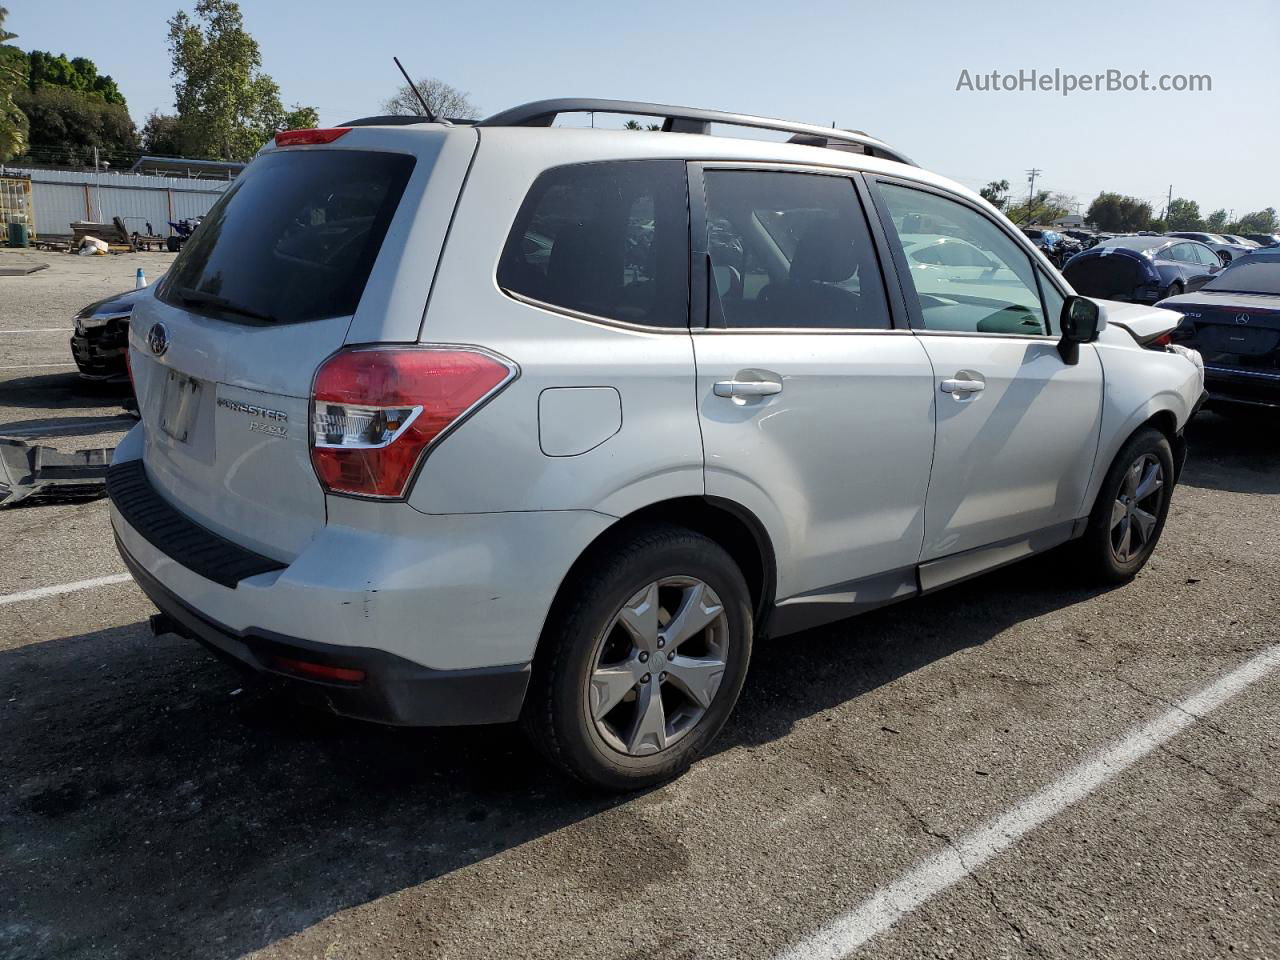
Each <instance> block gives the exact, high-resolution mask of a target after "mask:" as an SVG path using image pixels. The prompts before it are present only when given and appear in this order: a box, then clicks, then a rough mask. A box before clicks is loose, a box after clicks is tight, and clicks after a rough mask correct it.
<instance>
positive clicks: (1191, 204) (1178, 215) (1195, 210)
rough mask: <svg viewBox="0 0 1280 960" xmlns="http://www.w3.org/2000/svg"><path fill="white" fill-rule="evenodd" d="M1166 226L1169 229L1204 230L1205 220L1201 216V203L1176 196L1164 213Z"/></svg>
mask: <svg viewBox="0 0 1280 960" xmlns="http://www.w3.org/2000/svg"><path fill="white" fill-rule="evenodd" d="M1164 220H1165V225H1166V228H1167V229H1169V230H1203V229H1204V221H1203V220H1202V219H1201V218H1200V204H1198V203H1196V202H1195V201H1194V200H1185V199H1183V198H1182V197H1174V198H1173V200H1172V201H1170V203H1169V209H1168V210H1167V211H1166V212H1165V215H1164Z"/></svg>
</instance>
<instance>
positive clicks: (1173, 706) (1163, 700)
mask: <svg viewBox="0 0 1280 960" xmlns="http://www.w3.org/2000/svg"><path fill="white" fill-rule="evenodd" d="M1115 678H1116V680H1118V681H1119V682H1120V683H1122V684H1124V685H1125V686H1126V687H1128V688H1129V689H1130V690H1132V691H1133V692H1134V693H1136V694H1138V695H1139V696H1143V697H1146V698H1147V699H1148V700H1151V701H1153V702H1155V703H1159V704H1163V705H1164V706H1166V707H1168V708H1169V709H1170V710H1174V711H1177V712H1178V713H1180V714H1182V715H1183V716H1184V717H1190V718H1191V719H1192V720H1193V721H1194V722H1195V723H1197V724H1203V725H1204V726H1206V727H1208V728H1209V729H1210V730H1212V731H1214V732H1215V733H1217V734H1219V735H1221V736H1224V737H1230V736H1231V734H1230V733H1228V732H1227V731H1226V730H1225V729H1223V728H1222V727H1220V726H1218V724H1216V723H1214V722H1213V721H1212V720H1210V719H1209V718H1208V717H1204V716H1201V715H1200V714H1198V713H1191V712H1190V711H1189V710H1186V709H1184V708H1183V707H1182V705H1181V704H1179V703H1176V702H1174V701H1173V700H1170V699H1168V698H1167V697H1162V696H1161V695H1160V694H1158V693H1152V692H1151V691H1150V690H1144V689H1143V688H1142V687H1140V686H1138V685H1137V684H1136V683H1134V682H1133V681H1132V680H1126V679H1125V678H1124V677H1122V676H1120V673H1119V671H1117V672H1116V674H1115Z"/></svg>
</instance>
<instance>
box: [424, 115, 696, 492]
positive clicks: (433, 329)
mask: <svg viewBox="0 0 1280 960" xmlns="http://www.w3.org/2000/svg"><path fill="white" fill-rule="evenodd" d="M487 138H488V134H487V133H486V134H485V136H484V137H482V142H481V146H480V149H479V150H478V152H477V153H476V158H475V161H474V163H473V165H472V168H471V172H470V174H469V176H468V180H467V185H466V188H465V190H464V191H463V195H462V198H461V201H460V202H459V204H458V211H457V214H456V215H455V217H454V221H453V227H452V228H451V231H450V234H449V239H448V242H447V244H446V247H445V252H444V255H443V257H442V259H441V265H440V269H439V271H438V273H437V277H436V282H435V287H434V289H433V290H432V293H431V303H430V306H429V309H428V312H427V316H426V320H425V322H424V324H423V330H422V335H421V339H422V340H423V341H424V342H430V343H458V344H477V345H480V346H483V347H486V348H488V349H490V350H494V351H496V352H498V353H500V354H502V355H503V356H505V357H508V358H509V359H511V360H512V361H514V362H515V363H516V364H517V365H518V366H519V368H520V375H519V377H518V378H517V379H516V380H514V381H513V382H512V383H511V384H510V385H508V386H507V387H506V389H505V390H503V391H502V392H501V393H500V394H498V395H497V396H496V397H495V398H494V399H493V400H492V401H490V402H489V403H488V404H487V405H485V406H484V407H483V408H481V409H480V410H479V411H478V412H477V413H476V414H475V415H474V416H473V417H471V418H470V419H469V420H467V421H466V422H465V423H464V424H462V425H461V426H460V427H459V428H458V429H457V430H455V431H454V432H453V433H452V434H451V435H449V436H448V437H446V438H445V439H444V440H443V441H442V443H441V444H440V445H439V447H437V448H436V449H435V450H433V451H432V452H431V454H430V456H429V457H428V458H427V460H426V462H425V464H424V465H423V468H422V470H421V472H420V473H419V476H418V478H417V481H416V483H415V485H414V488H413V490H412V492H411V494H410V497H409V503H410V504H411V505H412V506H413V507H414V508H416V509H418V510H421V511H423V512H426V513H435V514H440V513H479V512H493V511H525V510H590V511H597V512H599V513H602V514H607V515H610V516H614V517H617V516H623V515H626V514H627V513H630V512H632V511H633V510H636V509H639V508H640V507H643V506H645V505H647V504H649V503H653V502H655V501H658V500H664V499H667V498H671V497H680V496H692V495H700V494H702V492H703V477H702V465H703V455H702V436H701V432H700V430H699V427H698V416H697V409H696V405H695V388H696V381H695V375H694V362H693V344H692V338H691V337H690V335H689V332H688V330H686V329H671V330H661V331H659V330H652V329H638V328H635V327H626V326H622V325H616V324H609V323H606V322H595V321H592V320H585V319H581V318H578V317H574V316H569V315H567V314H565V313H561V312H558V311H556V310H553V309H544V308H542V307H538V306H533V305H530V304H528V303H524V302H521V301H517V300H515V299H514V298H512V297H510V296H508V295H507V294H505V293H504V292H503V291H502V290H500V289H499V288H498V286H497V281H496V273H497V264H498V259H499V257H500V255H501V253H502V248H503V246H504V244H505V243H506V239H507V234H508V232H509V231H510V229H511V225H512V223H513V222H514V220H515V218H516V214H517V212H518V210H519V207H520V204H521V202H522V201H523V200H524V197H525V194H526V193H527V191H528V189H529V187H530V185H531V184H532V183H533V180H534V178H535V177H536V176H537V175H538V174H539V173H541V172H542V170H543V169H545V168H546V167H550V166H557V165H559V164H563V163H572V162H575V161H578V162H581V161H583V160H587V159H594V158H593V157H590V156H570V155H565V154H564V153H558V152H553V151H550V150H548V149H547V145H548V144H550V143H552V142H553V141H552V140H549V139H548V138H545V137H543V138H537V142H538V143H539V144H541V145H542V147H541V149H536V150H535V149H533V148H532V147H531V148H530V149H528V150H507V149H501V150H500V149H495V148H494V147H492V146H491V147H489V148H488V149H487V150H486V146H485V143H486V141H487ZM530 143H533V140H531V141H530ZM557 387H610V388H613V389H614V390H616V391H617V393H618V397H619V398H620V403H621V427H620V429H619V430H618V431H617V432H616V433H614V434H613V435H612V436H609V437H608V438H606V439H604V440H603V442H601V443H599V445H597V446H593V447H592V448H591V449H587V450H584V452H582V453H581V454H579V455H577V456H548V455H547V454H545V453H544V452H543V450H542V449H541V447H540V445H539V434H538V403H539V397H540V395H541V394H542V393H543V391H544V390H548V389H551V388H557ZM585 446H586V444H584V447H585Z"/></svg>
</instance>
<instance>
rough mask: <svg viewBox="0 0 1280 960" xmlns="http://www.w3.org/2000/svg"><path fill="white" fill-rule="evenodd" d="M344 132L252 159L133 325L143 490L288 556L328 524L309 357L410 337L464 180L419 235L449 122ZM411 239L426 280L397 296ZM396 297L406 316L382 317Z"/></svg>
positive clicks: (255, 546) (223, 531) (248, 542)
mask: <svg viewBox="0 0 1280 960" xmlns="http://www.w3.org/2000/svg"><path fill="white" fill-rule="evenodd" d="M436 130H437V131H438V130H439V128H436ZM393 133H398V134H399V136H398V137H397V136H393ZM350 134H351V135H350V136H345V135H343V136H342V140H340V141H339V143H338V144H337V145H333V146H318V147H317V146H303V147H288V148H282V149H276V150H272V151H269V152H265V153H263V154H262V155H260V156H259V157H258V158H257V159H256V160H255V161H254V162H253V163H252V164H250V165H249V167H248V168H247V169H246V170H245V172H244V173H243V174H242V175H241V176H240V177H239V178H238V179H237V180H236V182H235V183H234V184H233V185H232V186H231V187H230V188H229V189H228V190H227V192H226V194H224V196H223V197H222V198H221V199H220V200H219V201H218V203H217V204H216V205H215V206H214V207H213V209H212V210H211V211H210V212H209V214H208V216H207V217H205V219H204V222H203V223H202V224H201V225H200V227H199V228H198V229H197V231H196V233H195V235H194V236H193V237H192V238H191V239H190V240H189V241H188V242H187V244H186V246H185V248H184V250H183V252H182V253H181V254H180V255H179V257H178V259H177V260H176V261H175V262H174V264H173V266H172V268H170V270H169V272H168V274H167V276H166V277H165V279H164V281H163V282H162V283H161V284H159V285H158V286H157V289H156V296H155V297H154V298H147V299H146V300H145V301H144V302H143V303H142V304H141V305H140V306H139V307H138V308H137V310H136V312H135V316H134V322H133V324H132V329H131V338H130V342H131V346H132V351H131V362H132V372H133V376H134V380H135V385H136V389H137V393H138V403H139V408H140V411H141V414H142V419H143V423H144V424H145V434H146V445H145V450H144V455H143V456H144V464H145V467H146V472H147V476H148V479H149V480H150V482H151V484H152V486H153V487H155V488H156V489H157V490H158V491H159V493H160V494H161V496H163V497H164V498H165V499H166V500H168V501H169V502H170V503H171V504H173V505H174V506H175V507H177V508H178V509H180V510H181V511H182V512H183V513H184V514H186V515H187V516H189V517H190V518H191V519H192V520H194V521H196V522H197V523H199V524H201V525H202V526H205V527H207V528H208V529H210V530H213V531H214V532H215V533H218V534H220V535H222V536H223V537H226V538H227V539H229V540H231V541H233V542H235V543H238V544H240V545H242V546H245V547H247V548H249V549H251V550H255V551H257V552H259V553H263V554H265V555H267V556H269V557H272V558H275V559H277V560H281V561H284V562H289V561H291V560H292V559H293V558H294V557H296V556H297V555H298V553H300V552H301V551H302V549H303V548H305V546H306V544H307V543H308V542H309V541H310V540H311V538H312V537H314V536H315V534H316V532H317V531H318V530H319V529H320V528H321V527H322V526H323V525H324V522H325V495H324V493H323V491H322V489H321V487H320V485H319V483H318V481H317V479H316V475H315V472H314V470H313V468H312V466H311V460H310V423H309V418H310V409H309V406H310V393H311V385H312V379H313V377H314V375H315V372H316V369H317V367H318V366H319V365H320V364H321V362H322V361H323V360H324V359H325V358H326V357H328V356H329V355H330V354H332V353H333V352H334V351H336V350H338V349H339V348H340V347H342V346H343V344H344V343H346V342H348V339H349V337H350V336H351V335H352V334H358V336H359V338H360V339H362V340H369V339H374V340H377V339H408V340H412V339H416V335H417V331H418V328H419V325H420V323H421V314H422V308H423V304H424V302H425V286H423V285H422V284H424V283H426V282H429V279H430V276H431V274H432V273H433V272H434V267H435V263H436V259H435V256H436V255H438V250H439V245H440V244H441V243H442V242H443V231H444V229H445V228H444V226H443V224H447V215H448V213H449V212H450V211H451V210H452V201H453V200H454V199H456V196H457V189H458V187H459V185H460V182H461V176H462V174H461V172H459V173H458V174H457V181H456V182H454V183H453V184H452V185H451V186H452V191H451V199H450V201H449V204H448V210H446V211H444V215H443V216H441V217H439V218H436V219H438V220H439V222H440V224H441V226H439V228H438V230H437V233H438V234H439V235H438V236H435V237H431V238H427V239H424V238H422V237H421V236H420V230H419V228H418V227H417V226H416V225H415V212H416V210H417V208H418V207H419V206H420V205H421V204H422V202H423V194H424V192H425V190H426V185H427V182H428V179H429V178H430V177H431V175H432V173H431V171H432V167H433V165H434V164H435V162H436V160H437V158H438V156H439V154H440V152H441V150H442V148H443V141H444V139H445V136H446V134H444V133H443V132H437V133H435V134H434V135H429V134H427V133H425V132H422V131H417V132H413V133H410V132H409V131H387V130H367V129H359V130H351V131H350ZM389 143H395V144H396V145H397V146H398V147H399V148H400V149H399V150H393V149H389V148H388V144H389ZM468 155H469V153H468ZM463 169H465V167H464V168H463ZM432 187H433V192H434V191H435V189H436V185H435V184H433V185H432ZM446 192H448V191H446ZM428 219H432V218H428ZM415 231H418V232H415ZM410 240H415V241H418V243H417V247H416V249H417V252H419V253H422V254H424V256H423V257H422V259H421V260H420V261H419V262H418V264H417V265H416V271H415V273H416V275H417V277H418V278H421V277H422V276H423V275H425V277H426V280H425V281H422V280H421V279H418V280H417V281H416V282H417V284H418V288H417V291H416V292H417V293H418V295H416V296H408V297H400V298H399V299H400V301H403V302H402V303H401V302H399V301H397V298H396V297H395V296H392V295H390V294H388V293H387V292H386V289H387V288H390V287H394V286H395V285H396V282H397V278H398V277H400V275H401V274H402V273H403V272H404V270H403V265H404V264H403V257H404V250H403V248H404V247H405V246H406V245H408V244H409V242H410ZM380 288H381V289H380ZM375 291H376V292H375ZM397 309H398V310H399V312H400V313H401V314H403V316H400V317H398V318H391V317H388V316H384V315H385V314H389V313H392V312H395V311H396V310H397ZM370 311H373V312H377V313H378V314H379V316H378V317H377V318H374V319H370V318H368V317H367V316H366V315H367V314H368V313H369V312H370ZM393 320H394V322H393Z"/></svg>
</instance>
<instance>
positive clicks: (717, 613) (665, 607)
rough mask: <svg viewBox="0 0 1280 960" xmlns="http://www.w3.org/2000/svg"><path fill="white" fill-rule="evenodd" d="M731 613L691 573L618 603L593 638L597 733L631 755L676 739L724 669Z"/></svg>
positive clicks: (697, 718)
mask: <svg viewBox="0 0 1280 960" xmlns="http://www.w3.org/2000/svg"><path fill="white" fill-rule="evenodd" d="M728 637H729V621H728V617H727V615H726V613H725V609H724V605H723V604H722V603H721V602H720V598H719V597H718V596H717V595H716V593H715V591H714V590H712V589H711V587H710V586H708V585H707V584H706V583H704V582H703V581H701V580H698V579H696V578H694V577H678V576H677V577H663V578H662V579H660V580H655V581H654V582H652V583H650V584H647V585H646V586H644V587H643V588H641V589H640V590H638V591H636V593H635V594H633V595H632V596H631V598H630V599H628V600H627V602H626V603H624V604H623V605H622V608H621V609H620V610H619V611H618V612H617V613H616V614H614V616H613V618H612V619H611V620H610V621H609V625H608V626H607V627H606V628H605V630H604V632H603V633H602V634H601V635H600V637H599V638H598V639H597V641H596V647H595V653H594V655H593V657H592V661H591V662H592V668H591V673H590V675H589V676H588V679H587V691H586V693H587V697H586V708H587V713H588V716H589V719H590V721H591V723H592V724H593V725H594V727H595V730H596V732H597V734H599V736H600V738H601V739H602V740H604V742H605V743H607V744H608V745H609V746H610V747H611V748H613V749H614V750H617V751H618V752H620V753H624V754H627V755H628V756H633V757H643V756H651V755H653V754H656V753H659V752H661V751H663V750H665V749H667V748H668V747H670V746H672V745H673V744H675V743H677V742H678V741H680V740H681V739H683V738H684V737H686V736H688V734H689V733H690V732H691V731H692V730H693V729H694V728H695V727H696V726H697V725H698V723H699V722H701V720H702V718H703V717H704V716H706V713H707V710H708V709H709V708H710V707H711V704H712V701H713V700H715V696H716V691H717V690H718V689H719V687H720V681H721V679H722V678H723V677H724V673H725V667H726V655H727V650H728Z"/></svg>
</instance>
